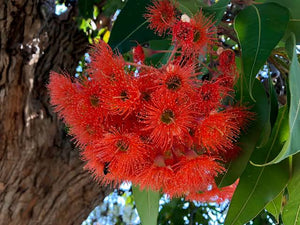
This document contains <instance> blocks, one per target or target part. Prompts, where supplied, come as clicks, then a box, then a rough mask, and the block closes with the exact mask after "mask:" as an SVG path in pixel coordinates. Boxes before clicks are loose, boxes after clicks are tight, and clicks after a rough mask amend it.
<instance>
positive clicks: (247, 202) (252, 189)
mask: <svg viewBox="0 0 300 225" xmlns="http://www.w3.org/2000/svg"><path fill="white" fill-rule="evenodd" d="M287 113H288V109H287V107H286V106H285V107H282V108H281V109H280V111H279V114H278V117H277V120H276V123H275V125H274V128H273V131H272V134H271V137H270V139H269V141H268V143H267V144H266V145H265V146H263V147H262V148H260V149H258V150H256V151H255V152H254V153H253V155H252V156H251V161H259V162H260V161H262V160H263V161H264V162H268V160H270V158H272V157H274V154H275V155H276V152H278V151H280V149H281V148H282V146H283V145H284V143H285V141H286V139H287V137H286V136H285V129H282V126H283V127H284V126H285V124H286V117H287ZM288 180H289V163H288V160H284V161H282V162H280V163H278V164H275V165H269V166H263V167H256V166H254V165H252V164H251V163H249V164H248V165H247V167H246V169H245V171H244V173H243V174H242V176H241V177H240V182H239V184H238V186H237V189H236V191H235V193H234V195H233V198H232V200H231V205H230V207H229V211H228V214H227V217H226V221H225V225H239V224H244V223H246V222H248V221H250V220H251V219H252V218H254V217H255V216H256V215H257V214H258V213H259V212H260V211H261V210H263V209H264V208H265V206H266V205H267V204H268V203H269V202H270V201H272V200H273V199H274V198H275V197H276V196H278V194H279V193H280V192H281V191H282V190H283V189H284V188H285V187H286V185H287V182H288Z"/></svg>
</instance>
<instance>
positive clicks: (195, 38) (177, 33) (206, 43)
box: [172, 11, 216, 55]
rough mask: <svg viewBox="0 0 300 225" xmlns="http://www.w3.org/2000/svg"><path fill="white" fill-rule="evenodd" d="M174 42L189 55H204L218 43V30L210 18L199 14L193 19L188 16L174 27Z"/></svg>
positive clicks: (182, 17) (183, 17) (182, 18)
mask: <svg viewBox="0 0 300 225" xmlns="http://www.w3.org/2000/svg"><path fill="white" fill-rule="evenodd" d="M172 34H173V41H174V43H175V45H176V46H177V47H181V48H182V50H183V51H184V52H185V53H187V54H193V55H195V54H199V53H200V54H204V52H205V51H207V50H209V48H210V46H211V45H213V44H214V43H215V42H216V38H215V37H214V35H215V34H216V29H215V28H214V26H213V22H212V21H211V19H210V18H206V17H205V16H204V15H203V14H202V12H201V11H200V12H198V13H197V14H196V15H195V16H194V17H193V18H189V17H188V16H187V15H186V14H183V15H182V16H181V20H180V21H178V22H177V23H176V24H175V25H174V26H173V31H172Z"/></svg>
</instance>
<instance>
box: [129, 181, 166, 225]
mask: <svg viewBox="0 0 300 225" xmlns="http://www.w3.org/2000/svg"><path fill="white" fill-rule="evenodd" d="M132 193H133V196H134V201H135V204H136V208H137V210H138V213H139V216H140V219H141V222H142V225H155V224H157V216H158V206H159V204H158V203H159V199H160V194H159V192H154V191H151V190H146V189H144V190H142V191H141V190H140V188H139V187H137V186H132Z"/></svg>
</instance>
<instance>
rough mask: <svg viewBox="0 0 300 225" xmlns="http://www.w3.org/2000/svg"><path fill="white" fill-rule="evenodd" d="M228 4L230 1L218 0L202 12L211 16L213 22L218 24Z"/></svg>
mask: <svg viewBox="0 0 300 225" xmlns="http://www.w3.org/2000/svg"><path fill="white" fill-rule="evenodd" d="M229 3H230V0H219V1H218V2H217V3H215V4H213V5H212V6H210V7H208V6H206V7H203V12H204V13H205V14H210V15H213V16H214V21H216V23H218V22H219V21H220V20H221V19H222V17H223V15H224V13H225V11H226V8H227V6H228V4H229Z"/></svg>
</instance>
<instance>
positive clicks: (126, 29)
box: [108, 0, 160, 53]
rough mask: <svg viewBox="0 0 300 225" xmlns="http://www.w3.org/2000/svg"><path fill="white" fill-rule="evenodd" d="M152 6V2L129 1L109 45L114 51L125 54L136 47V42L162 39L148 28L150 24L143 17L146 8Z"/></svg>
mask: <svg viewBox="0 0 300 225" xmlns="http://www.w3.org/2000/svg"><path fill="white" fill-rule="evenodd" d="M150 4H151V0H128V1H127V3H126V5H125V6H124V8H123V9H122V10H121V12H120V14H119V16H118V18H117V20H116V22H115V24H114V26H113V29H112V32H111V36H110V39H109V42H108V44H109V45H110V46H111V48H112V49H114V50H116V49H118V50H119V52H121V53H125V52H127V51H129V50H130V48H131V47H133V46H136V42H138V43H141V44H142V43H144V42H147V41H149V40H155V39H160V37H159V36H157V35H155V34H154V32H153V31H152V30H150V29H149V28H148V27H147V26H148V22H147V21H146V19H145V18H144V17H143V15H144V14H145V13H146V7H147V6H148V5H150Z"/></svg>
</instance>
